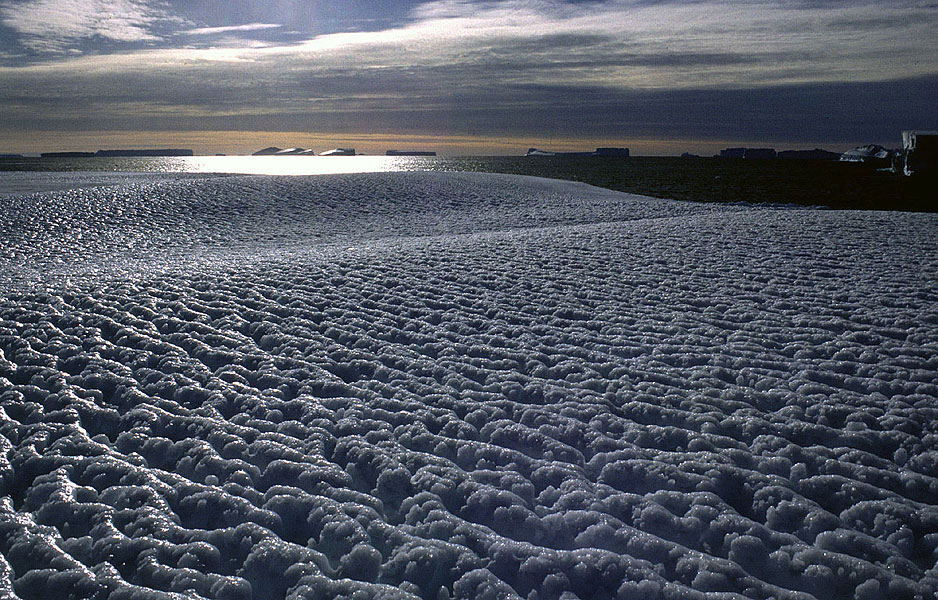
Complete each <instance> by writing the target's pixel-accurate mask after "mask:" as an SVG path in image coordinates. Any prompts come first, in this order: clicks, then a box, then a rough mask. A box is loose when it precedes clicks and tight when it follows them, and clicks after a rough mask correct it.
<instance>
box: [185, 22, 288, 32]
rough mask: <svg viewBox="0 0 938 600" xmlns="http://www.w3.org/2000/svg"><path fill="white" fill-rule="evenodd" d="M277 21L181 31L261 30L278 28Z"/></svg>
mask: <svg viewBox="0 0 938 600" xmlns="http://www.w3.org/2000/svg"><path fill="white" fill-rule="evenodd" d="M281 27H283V25H280V24H279V23H248V24H246V25H228V26H224V27H199V28H196V29H190V30H188V31H183V32H182V33H183V34H185V35H220V34H230V33H240V32H251V31H262V30H266V29H279V28H281Z"/></svg>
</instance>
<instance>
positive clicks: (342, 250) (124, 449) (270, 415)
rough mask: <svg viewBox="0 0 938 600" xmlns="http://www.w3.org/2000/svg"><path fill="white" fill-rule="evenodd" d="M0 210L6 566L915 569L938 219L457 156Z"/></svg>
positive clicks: (812, 579)
mask: <svg viewBox="0 0 938 600" xmlns="http://www.w3.org/2000/svg"><path fill="white" fill-rule="evenodd" d="M0 209H2V210H0V226H2V230H0V231H2V239H0V251H2V255H0V268H2V271H3V273H2V275H0V290H2V292H3V293H2V299H0V407H2V411H0V445H2V452H0V598H5V599H7V598H8V599H13V598H21V599H24V600H25V599H34V598H96V599H97V598H110V599H114V600H122V599H134V600H136V599H151V598H152V599H168V598H217V599H219V600H222V599H225V600H229V599H230V600H234V599H249V598H258V599H264V600H266V599H279V598H291V599H299V598H323V599H326V598H355V599H359V598H389V599H390V598H426V599H432V600H438V599H445V598H452V597H456V598H492V599H495V598H499V599H501V598H517V597H520V598H528V599H529V600H535V599H537V600H547V599H558V598H563V599H565V600H572V599H574V598H581V599H584V600H585V599H588V598H603V599H611V598H616V599H623V600H625V599H629V600H631V599H635V600H638V599H642V600H645V599H648V600H651V599H671V598H673V599H678V598H681V599H683V598H691V599H698V600H703V599H708V600H729V599H738V598H760V599H768V598H776V599H783V598H784V599H792V600H794V599H798V600H809V599H812V598H814V599H818V600H821V599H824V600H826V599H834V598H836V599H839V598H845V599H857V600H866V599H872V598H894V599H912V598H919V599H922V600H925V599H927V598H934V597H935V594H936V593H938V569H936V559H938V551H936V549H938V450H936V448H938V400H936V398H938V290H936V282H938V272H936V270H938V235H936V233H938V220H936V218H935V216H932V215H921V214H899V213H855V212H833V211H820V210H768V209H765V208H760V207H758V206H756V207H747V206H733V207H730V206H713V205H693V204H687V203H678V202H670V201H664V200H654V199H650V198H642V197H639V196H632V195H627V194H618V193H613V192H608V191H604V190H599V189H596V188H590V187H587V186H583V185H579V184H571V183H561V182H550V181H546V180H537V179H530V178H522V177H513V176H495V175H481V174H445V173H444V174H440V173H437V174H429V173H423V174H400V173H399V174H371V175H355V176H321V177H313V178H262V177H227V178H204V179H189V180H179V181H173V180H168V181H167V180H160V181H157V180H153V181H146V180H143V181H141V180H140V179H135V180H134V181H132V182H130V183H129V184H128V185H125V186H116V187H92V188H87V189H80V190H66V191H59V192H46V193H36V194H31V195H20V196H8V197H3V198H0Z"/></svg>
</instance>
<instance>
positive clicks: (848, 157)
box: [840, 144, 893, 166]
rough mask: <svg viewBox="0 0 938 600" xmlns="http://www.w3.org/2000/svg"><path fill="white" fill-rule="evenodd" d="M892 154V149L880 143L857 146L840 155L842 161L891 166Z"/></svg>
mask: <svg viewBox="0 0 938 600" xmlns="http://www.w3.org/2000/svg"><path fill="white" fill-rule="evenodd" d="M892 156H893V152H892V150H889V149H887V148H884V147H883V146H880V145H879V144H867V145H865V146H857V147H856V148H854V149H853V150H847V151H846V152H844V153H843V154H841V155H840V161H841V162H853V163H863V164H869V165H874V166H889V165H890V164H892Z"/></svg>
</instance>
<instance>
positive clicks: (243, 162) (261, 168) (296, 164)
mask: <svg viewBox="0 0 938 600" xmlns="http://www.w3.org/2000/svg"><path fill="white" fill-rule="evenodd" d="M167 162H168V163H171V164H167V165H166V166H167V167H168V168H167V170H169V171H185V172H188V173H240V174H246V175H327V174H333V173H377V172H382V171H411V170H415V169H420V168H426V167H425V165H424V163H425V162H427V161H426V160H425V159H423V160H422V159H420V158H416V157H398V156H193V157H186V158H178V159H171V160H169V161H167Z"/></svg>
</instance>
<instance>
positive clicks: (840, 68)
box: [0, 0, 938, 141]
mask: <svg viewBox="0 0 938 600" xmlns="http://www.w3.org/2000/svg"><path fill="white" fill-rule="evenodd" d="M31 4H36V2H32V3H31ZM66 4H68V3H66ZM122 4H127V2H123V3H122ZM137 4H139V3H137ZM140 6H143V5H140ZM148 6H149V8H152V9H154V10H156V9H159V10H162V9H160V7H161V6H163V5H155V4H153V5H148ZM154 7H155V8H154ZM124 14H127V11H125V13H124ZM154 18H155V17H154ZM160 18H163V19H165V18H170V17H169V16H168V15H163V16H161V17H160ZM261 18H263V15H261ZM134 22H141V23H142V22H143V21H141V20H140V19H137V20H135V21H134ZM164 25H165V22H163V21H159V20H157V21H155V22H150V24H149V25H146V27H145V28H144V30H143V33H142V35H150V36H156V35H157V33H155V32H156V31H158V30H159V28H160V27H162V26H164ZM140 27H144V26H143V25H141V26H140ZM86 29H87V28H86ZM935 29H938V13H936V11H934V10H929V7H928V6H925V5H924V4H923V3H921V2H908V1H904V0H898V1H897V2H895V3H893V4H891V5H890V6H888V7H884V6H883V5H881V4H874V3H870V2H865V1H846V0H844V1H840V2H835V3H833V4H831V5H829V6H827V7H825V6H822V5H821V4H820V3H818V2H813V1H811V2H809V1H805V0H778V1H775V0H772V1H770V0H761V1H760V0H756V1H752V2H747V3H738V2H733V3H730V2H728V1H724V0H698V1H693V2H677V1H668V0H664V1H661V0H657V1H654V0H642V1H603V0H595V1H589V2H577V3H572V2H560V1H557V0H504V1H498V2H467V1H459V0H442V1H439V2H432V3H427V4H421V5H419V6H416V7H415V8H414V9H413V11H412V12H411V13H410V14H409V18H408V19H406V20H404V21H403V22H400V23H398V24H396V25H394V26H391V27H386V28H384V29H382V30H380V31H367V32H363V31H343V32H339V33H331V34H323V35H312V34H305V37H304V38H301V39H298V38H297V32H296V31H294V30H292V29H289V30H288V29H287V28H280V27H275V26H273V24H272V23H269V22H268V21H265V20H257V21H253V22H251V23H247V24H242V25H238V24H234V25H227V24H226V25H223V26H218V27H203V28H199V29H193V28H192V26H191V25H188V26H186V27H178V28H177V30H176V31H177V34H178V33H189V34H190V35H191V36H193V37H188V36H187V37H183V36H180V35H173V36H170V35H168V34H163V37H164V40H163V42H162V44H156V47H155V48H151V49H133V50H124V51H121V52H112V53H109V54H108V53H97V54H95V55H94V56H80V57H77V58H72V57H69V58H64V57H56V58H55V59H54V60H46V61H43V62H40V63H36V64H31V65H27V66H19V67H6V68H3V67H0V79H2V80H3V81H4V82H5V83H8V85H7V86H6V92H3V91H0V109H3V112H4V113H5V114H6V115H8V117H7V118H6V119H5V120H3V119H0V121H3V122H5V123H6V124H7V125H6V126H10V123H12V122H13V120H16V119H19V120H20V121H21V122H27V123H39V122H46V123H48V122H50V119H51V117H50V116H49V115H55V114H62V115H64V116H63V117H61V118H59V117H55V119H54V120H55V121H56V123H55V125H56V126H57V127H66V125H65V124H64V121H63V119H65V120H67V119H73V120H74V121H75V126H76V127H77V126H79V123H80V124H81V126H84V127H90V126H91V124H92V123H95V124H96V126H99V127H103V128H120V127H127V128H132V127H137V128H139V127H140V126H141V125H140V123H141V122H143V121H145V122H146V123H148V124H152V126H153V127H163V128H170V127H175V126H177V125H179V124H182V125H184V126H185V127H187V128H201V127H208V126H211V127H217V128H224V129H239V128H251V129H254V130H259V129H284V130H290V131H296V130H300V129H303V128H304V127H305V128H307V129H314V130H317V131H377V132H388V131H402V130H406V131H413V132H418V133H419V132H420V131H421V130H422V128H423V129H425V130H426V131H428V132H433V133H440V134H449V133H453V132H457V133H459V132H465V131H469V130H477V131H490V132H497V131H501V130H506V129H511V128H515V129H524V130H526V131H537V130H543V129H544V128H548V127H557V125H552V123H562V124H563V127H564V128H565V130H566V131H567V132H568V133H569V134H571V135H573V134H576V132H577V130H578V128H579V130H580V131H584V132H587V131H589V132H594V133H595V132H601V131H602V130H603V129H604V128H607V129H609V130H610V131H612V130H614V131H617V132H622V133H623V134H628V133H629V132H641V134H642V135H651V134H652V132H653V131H661V132H663V133H664V134H666V135H676V134H677V133H676V132H677V130H679V129H681V128H685V129H686V131H687V132H695V133H697V134H700V135H708V136H724V139H725V136H727V135H728V133H727V132H729V131H731V130H734V129H736V130H739V131H749V132H752V133H754V134H755V133H757V132H758V133H762V134H765V135H766V136H767V137H771V138H773V139H778V138H780V137H785V136H787V137H793V136H799V135H802V136H803V135H812V134H811V132H827V134H829V135H830V136H836V137H837V139H842V138H845V137H847V136H848V135H852V134H854V133H857V132H858V131H860V128H861V124H860V122H859V121H857V120H856V119H853V117H851V116H850V114H849V113H846V112H844V111H842V110H840V109H838V107H839V106H849V107H851V110H854V111H855V114H859V115H863V118H864V119H867V120H868V123H869V125H868V128H869V129H874V128H875V129H876V131H882V132H885V131H887V130H891V129H893V128H895V127H896V126H897V123H898V122H899V121H900V120H902V119H905V120H906V121H909V122H911V121H913V120H914V121H915V122H916V123H919V122H923V120H922V115H924V114H926V113H927V112H928V111H927V110H926V109H924V108H920V107H919V104H921V102H920V100H921V99H923V98H924V99H928V98H933V97H934V90H935V78H934V76H935V74H936V72H938V69H936V67H935V65H936V64H938V44H936V43H935V42H934V41H930V40H932V37H930V34H931V32H933V31H934V30H935ZM19 31H22V29H20V30H19ZM239 32H241V33H245V34H246V35H243V36H241V35H238V34H239ZM251 32H260V33H258V34H256V35H255V34H251ZM138 33H139V32H138ZM216 34H219V35H217V36H216ZM247 34H250V35H247ZM260 35H262V36H263V39H264V43H263V44H258V43H252V42H256V40H245V39H244V38H245V37H250V38H256V37H258V36H260ZM196 36H197V37H196ZM180 38H181V39H182V43H185V44H186V47H172V44H178V43H181V42H180ZM193 46H197V47H193ZM7 64H8V65H9V64H10V62H9V61H7ZM923 78H924V79H923ZM899 79H905V80H914V81H924V82H925V83H923V84H921V85H915V86H912V87H911V88H908V89H907V90H903V91H902V93H900V94H898V96H897V95H896V94H886V95H885V96H883V93H884V90H890V89H892V88H893V86H894V85H900V87H901V84H893V83H889V84H884V85H882V86H878V84H876V82H883V81H888V82H893V81H895V80H899ZM851 85H855V87H850V86H851ZM817 86H821V88H818V87H817ZM824 86H827V87H824ZM838 86H839V87H838ZM845 86H846V87H845ZM877 86H878V87H877ZM822 88H823V89H826V90H831V91H830V93H829V94H828V95H823V94H822V95H821V96H820V98H821V100H823V102H822V103H820V104H819V103H818V98H819V95H818V94H819V92H818V91H817V90H818V89H822ZM766 90H769V91H768V92H766ZM874 90H875V93H874ZM763 92H765V93H763ZM782 92H784V97H785V98H786V99H787V100H786V103H784V104H779V103H778V102H776V99H777V98H779V97H781V96H780V95H779V94H781V93H782ZM701 94H702V95H701ZM851 94H857V95H854V96H851ZM903 94H906V95H907V96H908V98H907V99H906V100H902V99H901V97H902V95H903ZM883 97H888V98H891V99H892V100H895V101H896V102H897V103H898V108H892V109H890V108H889V106H890V104H888V103H886V102H884V101H881V99H882V98H883ZM720 98H726V99H727V101H726V103H725V110H724V108H721V106H722V105H721V101H720ZM799 98H803V99H804V101H803V102H802V101H800V100H799ZM926 104H927V103H926ZM910 105H911V106H915V107H919V108H915V109H914V111H912V112H908V110H907V109H908V107H909V106H910ZM62 106H68V107H69V110H67V111H59V112H57V108H59V107H62ZM923 106H924V105H923ZM701 107H705V108H701ZM767 107H771V108H770V109H769V108H767ZM822 107H823V108H822ZM869 107H875V109H873V108H869ZM724 112H725V115H724ZM788 113H793V114H799V113H800V114H803V115H804V118H798V117H792V116H790V115H789V117H786V118H787V120H783V119H782V118H781V117H779V116H778V115H780V114H788ZM717 117H719V118H717ZM834 119H838V120H839V123H843V122H844V120H845V119H846V120H850V125H849V127H847V126H846V125H843V126H841V125H838V124H836V123H835V122H834ZM109 122H111V123H112V125H109V124H108V123H109ZM874 122H875V123H874ZM708 123H710V124H711V125H708ZM180 126H181V125H180ZM827 134H825V135H827ZM786 139H787V138H786ZM812 139H817V138H812ZM861 141H862V140H861Z"/></svg>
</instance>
